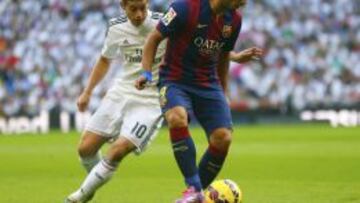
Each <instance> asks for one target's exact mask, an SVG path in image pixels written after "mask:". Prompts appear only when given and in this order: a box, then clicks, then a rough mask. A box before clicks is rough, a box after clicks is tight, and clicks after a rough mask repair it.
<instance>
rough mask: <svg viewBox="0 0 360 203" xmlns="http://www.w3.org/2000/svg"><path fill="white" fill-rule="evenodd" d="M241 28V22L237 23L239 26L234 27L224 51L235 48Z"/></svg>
mask: <svg viewBox="0 0 360 203" xmlns="http://www.w3.org/2000/svg"><path fill="white" fill-rule="evenodd" d="M240 30H241V22H240V23H239V24H238V25H237V27H236V28H235V29H234V31H233V32H232V33H231V36H230V38H229V40H228V41H227V42H226V44H225V47H224V49H223V50H224V51H231V50H233V49H234V46H235V43H236V40H237V38H238V36H239V33H240Z"/></svg>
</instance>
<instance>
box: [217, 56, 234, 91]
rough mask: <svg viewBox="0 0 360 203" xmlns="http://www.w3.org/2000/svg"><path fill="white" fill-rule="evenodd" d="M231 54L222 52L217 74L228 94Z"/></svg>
mask: <svg viewBox="0 0 360 203" xmlns="http://www.w3.org/2000/svg"><path fill="white" fill-rule="evenodd" d="M230 55H231V52H222V53H221V54H220V57H219V63H218V66H217V72H218V76H219V79H220V83H221V86H222V87H223V90H224V92H225V93H226V92H227V80H228V73H229V61H230Z"/></svg>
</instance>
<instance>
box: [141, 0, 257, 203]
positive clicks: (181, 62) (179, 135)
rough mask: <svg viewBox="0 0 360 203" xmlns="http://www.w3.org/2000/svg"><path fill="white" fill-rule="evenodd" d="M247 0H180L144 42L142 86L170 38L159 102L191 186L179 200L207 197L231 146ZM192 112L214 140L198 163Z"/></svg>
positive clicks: (186, 202)
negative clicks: (233, 88) (231, 84)
mask: <svg viewBox="0 0 360 203" xmlns="http://www.w3.org/2000/svg"><path fill="white" fill-rule="evenodd" d="M245 4H246V1H245V0H177V1H175V2H174V3H172V4H171V6H170V8H169V9H168V11H167V13H166V14H165V15H164V17H163V18H162V20H161V21H160V22H159V24H158V26H157V29H156V30H155V31H153V32H152V33H151V34H150V36H149V38H148V40H147V42H146V44H145V47H144V54H143V61H142V65H143V68H144V70H145V71H144V73H143V74H142V76H140V77H139V79H138V80H137V81H136V84H135V85H136V87H137V88H138V89H143V88H145V84H146V83H147V82H149V81H151V77H150V76H151V74H150V73H151V70H152V68H151V64H153V62H154V55H155V53H156V50H157V47H158V45H159V44H160V43H161V42H162V41H163V40H164V39H165V38H167V39H168V44H167V49H166V53H165V58H164V62H163V64H162V65H161V66H160V79H159V88H160V97H161V98H160V103H161V105H162V110H163V112H164V114H165V118H166V121H167V123H168V126H169V131H170V138H171V143H172V147H173V152H174V155H175V159H176V161H177V164H178V166H179V168H180V171H181V173H182V175H183V176H184V179H185V183H186V185H187V186H188V189H187V190H186V191H185V192H184V196H183V197H182V198H181V199H179V200H177V202H179V203H190V202H191V203H200V202H203V194H202V190H203V189H204V188H206V187H207V186H208V185H209V184H210V183H211V182H212V181H213V180H214V179H215V177H216V176H217V174H218V173H219V172H220V170H221V168H222V166H223V164H224V161H225V158H226V156H227V154H228V151H229V147H230V144H231V139H232V119H231V113H230V108H229V105H228V103H227V100H226V96H225V93H226V91H227V75H228V68H229V60H230V59H231V58H232V57H233V56H232V55H233V53H232V52H231V50H232V49H233V48H234V45H235V42H236V40H237V37H238V35H239V32H240V29H241V22H242V21H241V14H240V13H239V12H238V11H237V10H236V9H237V8H239V7H241V6H244V5H245ZM261 55H262V50H260V49H254V50H252V51H251V52H250V53H249V54H248V55H247V56H248V58H247V59H248V60H251V58H253V57H259V56H261ZM243 62H245V61H243ZM191 113H193V114H194V115H195V117H196V118H197V120H198V121H199V122H200V124H201V126H202V127H203V128H204V130H205V132H206V135H207V138H208V142H209V146H208V149H207V150H206V152H205V154H204V155H203V156H202V159H201V161H200V163H199V165H197V164H196V149H195V145H194V142H193V140H192V138H191V136H190V132H189V129H188V124H189V115H190V114H191Z"/></svg>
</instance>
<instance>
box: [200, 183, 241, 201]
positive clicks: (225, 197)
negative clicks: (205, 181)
mask: <svg viewBox="0 0 360 203" xmlns="http://www.w3.org/2000/svg"><path fill="white" fill-rule="evenodd" d="M205 202H206V203H241V202H242V192H241V190H240V188H239V186H238V185H237V184H236V183H235V182H234V181H232V180H229V179H224V180H217V181H214V182H213V183H211V185H210V186H209V187H208V188H207V189H206V190H205Z"/></svg>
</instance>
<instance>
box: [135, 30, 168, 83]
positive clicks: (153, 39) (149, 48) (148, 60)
mask: <svg viewBox="0 0 360 203" xmlns="http://www.w3.org/2000/svg"><path fill="white" fill-rule="evenodd" d="M162 40H164V37H163V36H162V35H161V33H160V32H159V31H158V30H156V29H155V30H154V31H152V32H151V33H150V35H149V37H148V39H147V40H146V43H145V45H144V53H143V58H142V61H141V63H142V67H143V69H144V73H143V74H142V75H141V76H140V77H139V78H138V79H137V80H136V81H135V87H136V88H137V89H139V90H142V89H144V88H145V84H146V83H147V82H151V80H152V68H151V67H152V64H153V63H154V58H155V55H156V51H157V48H158V46H159V44H160V42H161V41H162Z"/></svg>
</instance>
